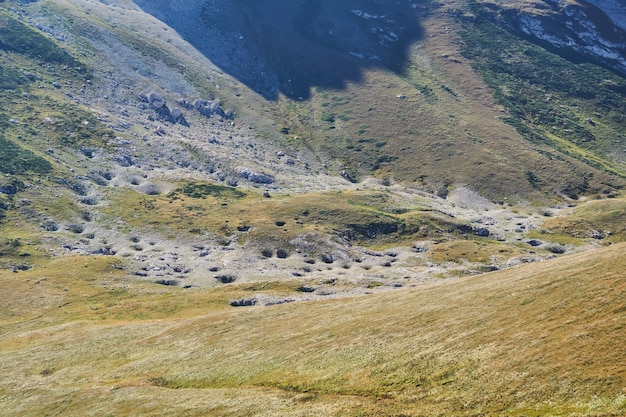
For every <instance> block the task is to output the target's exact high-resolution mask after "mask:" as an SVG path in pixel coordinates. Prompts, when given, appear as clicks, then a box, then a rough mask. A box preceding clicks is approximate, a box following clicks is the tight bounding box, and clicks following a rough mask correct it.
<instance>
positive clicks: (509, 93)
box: [461, 3, 626, 176]
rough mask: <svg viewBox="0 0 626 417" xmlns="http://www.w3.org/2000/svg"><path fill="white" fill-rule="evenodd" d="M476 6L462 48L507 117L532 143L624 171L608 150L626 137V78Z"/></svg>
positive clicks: (464, 32) (465, 25)
mask: <svg viewBox="0 0 626 417" xmlns="http://www.w3.org/2000/svg"><path fill="white" fill-rule="evenodd" d="M472 10H473V12H474V17H472V18H469V19H467V20H464V21H463V30H462V32H461V33H462V36H463V49H462V54H463V55H464V56H465V57H466V58H468V59H470V60H471V61H472V63H473V66H474V67H475V68H476V69H477V70H478V71H479V72H480V74H481V75H482V77H483V79H484V80H485V81H486V82H487V84H488V85H489V86H490V87H491V88H492V89H493V91H494V96H495V98H496V99H497V100H498V101H499V102H500V104H502V105H504V106H505V107H506V108H507V110H508V112H509V117H508V118H507V119H506V120H505V121H506V122H507V123H509V124H510V125H512V126H513V127H515V128H516V129H517V131H518V132H519V133H520V134H521V135H522V136H523V137H525V138H526V139H528V140H529V141H530V142H532V143H535V144H538V145H548V146H551V147H553V148H556V149H557V150H559V151H560V152H563V153H564V154H567V155H569V156H572V157H574V158H576V159H578V160H581V161H583V162H585V163H586V164H588V165H590V166H593V167H595V168H598V169H603V170H606V171H609V172H611V173H614V174H618V175H622V176H623V175H626V172H624V169H623V167H620V166H619V164H617V163H615V162H614V161H612V160H611V156H610V155H611V153H612V152H613V151H614V150H615V149H616V146H619V145H618V144H619V140H621V139H625V138H624V135H623V132H624V131H625V130H626V119H625V118H624V117H623V109H624V108H625V107H626V94H625V91H626V81H625V80H624V79H623V78H620V77H619V76H617V75H615V74H614V73H612V72H610V71H608V70H606V69H604V68H602V67H600V66H597V65H593V64H591V63H577V62H572V61H570V60H568V59H566V58H564V57H561V56H559V55H556V54H554V53H552V52H550V51H548V50H546V49H544V48H542V47H540V46H538V45H535V44H533V43H530V42H527V41H525V40H522V39H520V38H518V37H517V36H515V35H513V34H511V33H509V32H507V31H506V30H505V29H503V28H502V26H501V25H499V24H497V23H495V22H493V21H492V17H491V16H490V15H489V12H488V11H486V10H485V9H483V8H482V6H480V5H478V4H476V3H474V4H473V6H472ZM501 45H506V46H507V47H506V48H502V47H501ZM555 138H558V139H559V140H555ZM616 139H618V140H617V141H616Z"/></svg>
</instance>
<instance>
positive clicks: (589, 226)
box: [543, 197, 626, 242]
mask: <svg viewBox="0 0 626 417" xmlns="http://www.w3.org/2000/svg"><path fill="white" fill-rule="evenodd" d="M565 214H566V215H564V216H558V217H554V218H550V219H548V220H546V221H545V222H544V224H543V227H544V228H545V229H547V230H548V231H550V232H551V233H554V234H557V235H563V236H573V237H577V238H583V239H589V238H591V237H593V236H594V234H595V235H597V236H599V237H602V238H603V239H606V240H603V241H608V242H623V241H624V240H626V199H624V198H623V197H622V198H610V199H603V200H591V201H587V202H583V203H581V204H579V205H578V206H577V207H575V208H572V209H571V210H568V211H567V212H566V213H565ZM598 233H599V235H598Z"/></svg>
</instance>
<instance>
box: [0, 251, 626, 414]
mask: <svg viewBox="0 0 626 417" xmlns="http://www.w3.org/2000/svg"><path fill="white" fill-rule="evenodd" d="M625 256H626V245H624V244H616V245H611V246H608V247H606V248H603V249H600V250H597V251H593V252H587V253H583V254H578V255H573V256H567V257H562V258H558V259H554V260H551V261H546V262H541V263H536V264H530V265H524V266H523V267H520V268H513V269H510V270H506V271H500V272H497V273H491V274H486V275H481V276H474V277H471V278H464V279H458V280H454V281H446V282H440V283H437V284H429V285H424V286H420V287H417V288H413V289H406V290H398V291H395V292H388V293H384V294H380V295H373V296H368V297H361V298H354V299H341V300H328V301H323V302H321V301H320V302H308V303H297V304H283V305H280V306H274V307H250V308H231V307H228V303H227V301H228V300H229V299H232V298H233V297H237V296H238V295H239V294H238V291H240V288H238V287H236V286H233V287H229V288H228V289H224V290H221V291H215V290H211V291H208V290H192V291H184V290H179V289H172V288H166V287H157V286H154V287H153V286H151V285H149V284H137V283H134V282H131V281H126V280H125V278H124V277H123V276H122V275H121V271H119V270H117V269H115V268H114V267H113V265H111V261H104V260H102V259H95V258H87V257H85V258H82V257H81V258H74V259H71V260H64V261H63V262H57V263H52V264H50V265H49V266H48V267H47V268H40V269H39V270H38V271H35V270H33V271H25V272H23V273H19V274H12V273H8V272H2V273H1V274H0V282H1V283H2V286H3V288H4V289H5V296H3V297H2V301H1V303H2V305H1V307H2V308H1V309H0V311H1V314H2V317H1V318H0V323H1V327H0V329H1V332H0V352H1V353H0V372H1V373H2V375H3V378H2V379H1V380H0V414H2V415H21V416H39V415H63V416H83V415H102V416H104V415H111V416H130V415H150V416H180V415H185V416H211V415H214V416H249V415H258V416H279V415H280V416H285V415H289V416H304V415H341V416H351V415H353V416H356V415H361V416H363V415H365V416H368V415H371V416H374V415H396V416H398V415H405V416H418V415H427V416H431V415H432V416H435V415H440V416H443V415H446V416H450V415H452V416H455V415H456V416H476V415H491V416H496V415H498V416H499V415H507V416H540V415H541V416H545V415H552V416H556V415H559V416H561V415H577V416H601V415H602V416H619V415H624V413H626V392H625V389H626V346H625V343H626V340H625V338H624V334H625V330H624V325H625V323H626V297H625V295H626V294H625V293H626V277H625V275H624V273H623V268H624V259H625Z"/></svg>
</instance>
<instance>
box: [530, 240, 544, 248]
mask: <svg viewBox="0 0 626 417" xmlns="http://www.w3.org/2000/svg"><path fill="white" fill-rule="evenodd" d="M527 243H528V244H529V245H530V246H532V247H537V246H540V245H542V244H543V242H542V241H540V240H537V239H531V240H529V241H528V242H527Z"/></svg>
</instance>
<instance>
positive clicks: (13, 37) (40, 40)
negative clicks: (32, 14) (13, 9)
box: [0, 13, 87, 73]
mask: <svg viewBox="0 0 626 417" xmlns="http://www.w3.org/2000/svg"><path fill="white" fill-rule="evenodd" d="M0 49H2V50H4V51H8V52H15V53H18V54H22V55H26V56H28V57H29V58H32V59H36V60H43V61H45V62H47V63H50V64H59V65H66V66H68V67H69V68H72V69H74V70H76V71H78V72H80V73H86V72H87V69H86V67H85V66H84V65H83V64H81V63H80V62H79V61H77V60H76V59H74V58H73V57H72V56H71V55H70V54H68V53H67V52H66V51H64V50H63V49H61V48H60V47H59V46H58V45H57V44H56V43H54V42H53V41H52V40H50V39H49V38H48V37H46V36H45V35H43V34H42V33H40V32H39V31H37V30H35V29H33V28H31V27H29V26H27V25H25V24H24V23H22V22H20V21H19V20H17V19H14V18H13V17H11V16H9V15H7V14H5V13H0Z"/></svg>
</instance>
